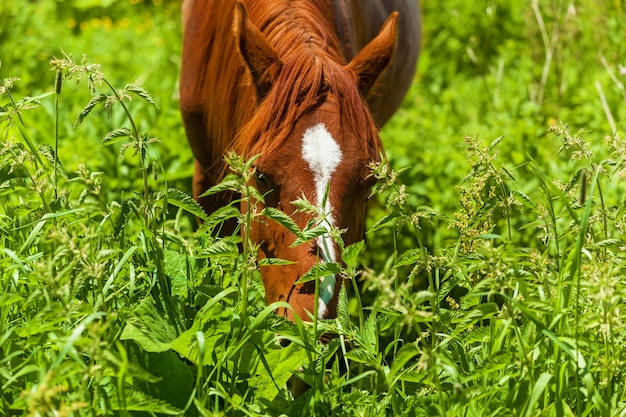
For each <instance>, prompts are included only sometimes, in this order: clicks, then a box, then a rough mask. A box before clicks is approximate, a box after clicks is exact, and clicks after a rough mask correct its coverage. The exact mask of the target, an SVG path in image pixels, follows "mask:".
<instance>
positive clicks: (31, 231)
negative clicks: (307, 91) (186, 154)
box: [0, 56, 626, 416]
mask: <svg viewBox="0 0 626 417" xmlns="http://www.w3.org/2000/svg"><path fill="white" fill-rule="evenodd" d="M52 67H53V68H54V70H55V71H57V73H58V74H59V77H58V79H57V85H56V88H55V92H54V94H45V95H43V96H40V97H36V98H19V97H15V96H14V95H13V94H12V89H13V88H14V83H15V80H13V79H9V80H4V81H3V87H2V91H1V92H2V97H3V105H2V112H1V113H0V117H1V121H2V123H3V126H4V134H3V140H2V146H1V152H0V173H1V174H2V177H1V180H2V181H1V185H0V190H1V195H0V198H1V199H2V205H1V207H2V213H1V218H2V229H1V230H2V234H1V235H0V238H1V239H2V245H1V247H2V255H1V256H0V264H1V268H0V270H1V271H2V293H1V295H0V300H1V301H0V316H1V318H2V323H3V326H2V330H1V332H0V333H1V334H0V349H1V351H2V360H1V361H0V383H1V386H2V390H1V391H0V410H1V411H0V413H1V414H0V415H7V416H9V415H31V416H38V415H42V416H43V415H50V416H53V415H117V414H120V415H130V414H134V413H147V414H148V415H154V414H167V415H214V414H215V413H220V414H221V413H224V414H227V415H279V414H283V413H284V414H287V415H433V414H435V415H446V416H452V415H494V416H496V415H498V416H500V415H525V416H536V415H577V416H579V415H580V416H582V415H598V416H611V415H624V413H626V403H625V402H624V395H625V391H624V390H625V388H626V387H625V383H624V381H625V378H624V369H626V368H625V367H624V364H625V360H626V357H625V355H626V353H625V352H626V351H625V350H624V349H623V343H624V337H625V336H626V330H625V326H624V313H623V309H621V304H622V303H623V300H624V297H625V296H626V286H624V284H623V282H622V278H623V275H624V269H625V266H626V264H625V263H624V255H623V254H624V249H623V246H624V218H625V217H624V210H625V207H624V204H623V202H621V203H620V204H609V203H608V202H607V201H608V200H609V198H608V196H610V195H612V194H613V193H614V189H615V183H616V182H617V181H618V179H619V177H620V176H621V175H622V174H623V172H624V167H625V166H626V153H625V152H624V148H623V145H622V142H621V140H619V138H618V137H610V138H608V145H607V146H609V148H610V149H611V151H612V158H611V159H609V160H601V161H599V160H596V159H595V158H594V156H593V153H592V152H591V151H590V149H589V146H588V144H587V143H586V141H585V136H586V135H587V133H586V132H583V131H581V132H576V133H572V132H571V131H570V129H569V128H568V127H567V126H566V125H564V124H557V125H554V126H552V128H551V132H550V133H549V134H551V135H555V137H557V138H558V139H559V140H560V141H561V144H562V145H561V147H560V148H557V149H554V153H555V154H556V153H558V152H560V153H562V154H568V155H570V157H571V158H572V159H573V160H576V161H577V162H580V163H581V164H582V165H583V168H581V169H579V170H578V171H576V172H575V174H574V175H572V176H565V177H563V178H550V177H548V176H547V175H546V174H545V173H544V172H543V170H542V167H541V166H539V165H537V164H536V163H534V162H532V161H530V162H529V163H528V164H527V165H526V166H524V167H523V168H518V169H524V170H526V171H528V172H529V175H531V176H533V177H534V178H535V181H536V183H537V184H538V187H537V188H536V189H534V190H531V192H529V191H528V190H527V189H526V187H522V186H520V185H519V184H517V182H516V179H515V176H516V175H515V174H514V173H513V172H512V171H511V170H510V169H509V168H507V167H506V164H505V163H503V162H502V161H501V158H500V157H499V155H498V149H499V146H500V144H501V139H502V138H498V139H496V140H494V141H493V142H492V143H491V144H489V145H488V146H487V145H484V144H483V143H482V142H481V141H479V140H477V139H476V138H472V137H467V138H466V145H465V146H466V148H465V154H466V156H467V161H468V164H469V166H470V170H469V172H468V174H467V175H466V176H465V177H464V178H463V180H462V181H461V182H460V183H459V185H458V187H457V189H458V192H459V194H460V196H461V199H460V201H459V205H458V208H457V210H456V211H455V212H454V213H451V214H449V215H448V214H445V213H438V212H436V211H435V210H433V209H431V208H429V207H422V206H417V207H416V206H414V205H412V204H411V203H410V200H411V198H410V196H409V195H408V191H407V188H406V187H405V186H404V185H403V184H401V183H399V180H398V173H396V172H394V171H393V170H391V169H390V168H389V166H388V165H387V164H386V163H383V164H379V165H374V166H372V169H373V175H375V176H376V177H377V178H378V179H379V180H380V183H379V185H378V186H377V188H376V189H375V191H374V193H375V194H377V195H381V196H383V197H384V200H385V201H386V209H385V212H386V214H385V215H384V216H383V217H381V218H380V219H379V220H378V221H377V222H376V223H375V224H374V225H373V226H372V227H371V228H370V229H369V231H368V233H367V236H368V238H375V236H376V233H378V232H380V231H382V230H390V231H391V233H392V234H396V233H398V231H399V230H402V229H403V228H407V227H408V228H409V229H410V230H411V232H410V233H408V234H406V233H405V234H403V239H412V240H413V242H414V244H413V248H411V249H409V250H406V251H404V252H399V253H395V254H394V255H393V257H392V258H390V262H389V263H388V265H387V266H386V267H385V268H384V270H382V271H374V270H368V269H366V270H365V271H363V272H362V273H361V274H359V272H358V271H357V269H356V268H357V266H358V264H359V261H358V259H359V253H360V252H361V251H362V249H363V245H362V244H361V243H359V244H355V245H352V246H349V247H346V248H345V249H344V251H343V255H342V259H343V261H344V262H345V266H343V267H341V266H340V265H337V266H336V268H341V270H340V271H339V272H340V273H341V274H342V276H344V277H345V278H346V281H345V284H346V285H345V286H344V289H343V290H342V293H341V296H340V301H339V302H340V305H339V308H338V312H339V313H338V318H337V319H335V320H324V321H320V322H317V321H315V322H313V323H305V322H302V321H297V322H296V323H289V322H287V321H285V320H284V319H282V318H280V317H277V316H275V315H274V314H273V310H274V309H275V308H276V307H278V306H283V307H286V305H285V304H280V305H279V304H276V305H271V306H266V305H265V303H264V301H263V287H262V284H261V281H260V279H259V274H258V264H259V262H258V261H257V260H256V256H255V253H256V248H255V247H254V246H253V245H251V244H250V242H243V245H239V243H240V238H239V237H237V236H233V237H231V238H216V237H214V233H213V232H214V231H215V230H216V228H218V227H219V225H220V223H221V222H223V221H224V220H226V219H229V218H237V219H238V221H239V222H240V224H241V227H244V228H245V227H249V226H250V225H251V223H252V222H253V221H254V220H255V219H254V218H252V217H251V216H252V214H250V213H251V212H252V211H249V213H248V214H246V215H241V214H240V213H239V211H238V210H237V206H235V205H231V206H227V207H224V208H223V209H221V210H219V211H217V212H216V213H213V214H212V215H210V216H208V217H207V216H206V215H204V214H203V213H202V212H201V211H200V209H199V207H198V206H197V205H196V204H195V203H194V202H193V201H192V199H191V198H190V197H188V196H187V195H186V194H185V193H184V192H182V191H180V190H177V189H174V188H171V187H169V186H168V184H167V181H166V178H164V177H163V176H162V171H163V169H162V167H160V161H159V160H158V159H157V158H153V157H151V156H150V155H151V152H149V148H151V147H155V146H158V140H157V139H156V138H151V136H150V135H149V134H146V133H142V132H140V131H139V130H138V129H137V128H136V126H137V122H136V117H137V116H135V115H134V114H133V111H132V106H133V105H134V104H135V103H134V102H131V101H130V98H131V97H132V98H134V99H141V100H145V101H146V102H148V103H150V104H155V103H154V101H153V99H152V97H151V96H150V94H149V93H148V92H146V91H145V90H144V89H143V88H141V87H139V86H136V85H132V84H131V85H127V86H126V87H124V88H118V87H115V86H113V85H112V84H110V82H109V81H108V80H107V78H106V77H105V76H104V75H103V73H102V71H101V70H100V67H99V66H98V65H94V64H90V63H88V61H86V60H84V59H83V60H82V61H80V62H76V61H75V60H74V59H73V58H72V57H71V56H65V57H63V58H62V59H55V60H53V61H52ZM77 77H80V78H82V82H85V81H86V83H87V86H88V88H89V89H90V90H91V91H92V93H93V98H92V99H91V100H90V101H89V102H88V103H86V106H85V108H84V110H83V111H82V112H80V113H79V114H78V115H77V119H76V122H75V123H76V129H77V131H80V129H81V125H82V124H84V123H99V121H98V120H99V119H98V118H96V117H94V114H93V113H94V111H95V110H96V108H98V107H102V108H104V109H105V111H106V112H108V113H112V112H116V111H117V112H121V113H122V114H123V115H124V119H125V122H124V123H123V125H122V126H121V127H119V128H116V129H114V130H112V131H111V132H110V133H108V134H106V135H105V136H104V138H103V139H102V146H103V147H106V146H114V145H115V144H118V145H120V147H119V149H120V152H122V153H125V152H132V155H133V157H134V158H136V159H137V160H138V163H137V164H135V167H136V172H135V175H137V176H138V177H139V178H141V179H142V180H141V182H140V184H142V187H139V188H137V189H134V190H128V191H124V190H119V191H117V192H116V191H115V190H111V192H110V193H108V194H104V193H103V192H102V188H103V187H105V186H106V184H107V177H108V173H107V172H93V171H91V170H90V168H89V164H88V163H85V165H84V166H81V168H80V169H79V170H78V171H76V172H66V171H65V170H64V168H63V166H64V165H63V155H57V154H56V153H55V152H54V149H53V148H52V147H51V146H47V145H39V144H37V143H35V142H34V141H33V138H32V137H31V135H30V134H29V131H30V127H29V126H28V125H27V124H26V123H25V122H24V118H23V117H22V115H23V114H24V113H25V112H36V111H41V108H40V102H44V101H46V100H53V101H55V102H56V103H57V106H55V108H58V109H62V108H63V105H64V98H65V97H66V96H67V95H68V94H70V93H69V92H68V89H69V87H70V85H68V83H67V81H68V79H70V78H73V79H75V78H77ZM72 87H73V86H72ZM73 88H75V87H73ZM50 130H51V131H56V129H55V128H54V126H50ZM55 140H56V141H57V142H58V141H62V140H64V138H62V137H58V136H57V137H56V139H55ZM119 142H122V143H121V144H120V143H119ZM55 148H56V146H55ZM154 154H156V153H154ZM230 163H231V168H232V171H233V173H232V175H230V176H229V177H227V179H226V181H225V182H224V183H223V184H221V185H219V186H216V188H215V189H213V190H212V192H213V191H219V190H222V189H232V190H235V191H238V192H240V193H241V195H242V198H244V199H249V201H253V200H254V199H259V198H262V196H259V195H258V193H257V192H256V191H255V190H253V189H250V188H249V186H248V185H247V178H248V177H249V176H250V175H251V174H252V171H251V164H250V162H248V161H243V160H240V159H239V158H237V157H235V156H232V157H231V158H230ZM108 195H115V196H116V198H109V197H108ZM299 204H300V205H301V206H302V207H304V208H306V207H307V204H306V202H300V203H299ZM185 213H190V214H194V215H199V216H201V217H203V218H204V219H205V222H204V224H203V226H202V227H201V228H200V229H199V230H198V231H197V232H191V231H189V229H185V228H181V218H183V217H184V216H185ZM259 215H264V216H267V217H269V219H270V221H278V222H280V223H281V224H283V225H285V226H286V227H289V228H291V229H293V230H294V232H296V233H297V234H298V235H299V236H300V237H301V240H302V241H305V240H306V239H307V238H311V237H314V236H316V234H317V233H321V232H320V231H319V230H318V229H319V228H316V227H315V223H311V225H310V227H309V228H308V229H307V230H304V231H299V230H297V227H296V226H295V225H294V224H292V223H290V220H289V219H288V218H286V217H284V216H281V214H280V213H279V212H274V211H271V210H266V211H264V212H262V213H261V214H259ZM435 219H436V220H438V221H444V220H445V221H447V222H448V227H449V228H450V229H451V230H452V231H454V233H455V235H456V236H457V237H456V240H455V241H454V243H453V244H451V245H449V246H447V247H445V248H441V249H440V250H438V251H436V252H432V251H431V250H430V249H429V248H428V247H427V246H425V244H424V241H425V239H424V236H423V230H422V227H421V225H422V224H423V223H424V222H428V221H433V220H435ZM527 229H531V230H534V233H536V234H537V236H538V237H540V238H541V241H540V242H537V244H535V245H533V246H525V245H523V244H520V241H519V238H520V237H524V236H525V235H526V234H527V233H528V232H527ZM334 235H335V238H336V239H339V240H340V233H335V234H334ZM240 246H241V247H243V248H244V249H243V250H242V251H240V250H239V247H240ZM264 262H280V260H264ZM333 272H337V271H336V270H330V271H325V270H318V271H314V272H313V273H314V274H317V275H318V276H319V275H320V274H324V273H333ZM314 276H315V275H313V276H312V277H314ZM357 277H358V278H357ZM357 279H358V280H359V281H360V282H361V286H362V287H363V288H361V289H359V286H358V285H356V284H357V282H356V280H357ZM361 290H363V291H365V292H366V293H367V292H368V291H375V292H376V297H375V298H374V299H373V302H372V303H371V305H367V306H365V310H363V307H362V305H361V303H362V300H361V298H360V296H359V294H360V291H361ZM348 291H351V292H352V293H353V295H352V297H351V300H350V301H349V299H348V296H347V292H348ZM327 333H334V334H336V335H338V337H336V338H334V339H332V340H331V341H330V342H328V343H322V342H320V341H319V339H320V337H321V336H322V335H323V334H327ZM281 340H283V341H284V340H286V341H289V342H290V343H289V345H288V346H286V347H283V346H281ZM283 344H284V343H283ZM294 378H297V379H298V380H301V381H304V382H305V383H306V384H307V385H308V386H309V387H310V388H309V389H308V390H306V391H304V393H301V395H300V396H294V394H293V393H292V391H290V390H289V388H288V387H289V384H288V383H289V381H290V380H291V381H292V382H291V383H292V384H293V380H294ZM297 385H299V386H300V387H301V386H302V383H299V384H297ZM294 392H295V391H294Z"/></svg>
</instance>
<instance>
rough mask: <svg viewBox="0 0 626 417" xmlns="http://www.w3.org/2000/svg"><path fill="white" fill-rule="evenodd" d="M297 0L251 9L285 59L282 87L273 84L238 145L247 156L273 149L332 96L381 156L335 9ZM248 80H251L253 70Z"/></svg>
mask: <svg viewBox="0 0 626 417" xmlns="http://www.w3.org/2000/svg"><path fill="white" fill-rule="evenodd" d="M294 3H296V1H293V0H289V1H282V2H266V1H263V2H256V4H255V5H254V6H252V7H251V8H250V10H249V14H250V16H254V18H253V20H254V21H255V23H256V24H257V27H258V28H259V29H260V30H261V31H262V32H263V33H264V35H265V36H266V37H267V39H268V40H269V42H270V43H271V44H272V46H273V47H274V48H275V49H276V51H277V52H278V54H279V57H280V59H281V61H282V63H283V65H282V68H281V70H280V72H279V74H278V78H277V79H276V80H275V83H274V86H278V87H277V88H272V89H271V90H270V92H269V93H268V95H267V96H266V97H265V98H263V99H262V101H261V102H260V103H258V106H257V108H256V110H255V111H254V113H253V115H252V117H251V119H250V120H248V121H247V122H246V123H244V125H243V126H242V127H241V128H240V129H239V130H238V131H237V133H236V136H235V140H234V143H233V149H234V150H235V151H236V152H237V153H239V154H241V155H244V156H246V157H251V156H253V155H256V154H259V153H263V154H268V155H271V154H272V153H273V152H275V151H276V150H277V149H278V148H279V147H280V146H281V145H282V144H283V143H284V142H285V141H286V140H287V139H288V138H289V136H290V134H291V132H292V130H293V128H294V126H295V121H296V120H298V119H299V118H300V117H302V116H303V115H306V114H307V113H309V112H311V111H314V110H315V109H316V108H318V107H319V106H320V105H321V104H322V103H324V102H327V101H328V100H329V99H332V100H334V101H335V102H336V103H340V106H339V109H340V112H341V115H340V117H341V120H342V129H343V128H344V123H345V124H347V127H348V128H349V129H350V130H351V131H357V132H360V134H362V135H363V137H362V141H360V142H359V144H360V146H361V147H362V149H363V150H365V151H366V152H368V154H370V155H372V156H373V158H376V157H377V156H378V154H379V152H381V151H382V145H381V143H380V140H379V137H378V134H377V128H376V125H375V123H374V120H373V118H372V116H371V114H370V113H369V111H368V109H367V105H366V103H365V100H364V98H363V97H362V95H361V93H360V91H359V89H358V86H357V82H356V74H354V73H353V72H352V71H351V70H349V69H348V68H347V67H346V66H345V64H346V62H345V61H346V60H345V58H344V56H343V52H342V48H341V44H340V41H339V39H338V36H337V35H336V34H335V33H336V31H335V28H334V25H333V23H332V22H333V19H332V17H331V16H330V11H329V10H328V8H326V7H325V6H324V4H321V3H323V2H315V1H303V2H298V3H299V4H298V5H297V6H296V5H295V4H294ZM315 3H319V4H318V5H315ZM320 13H322V14H326V15H325V16H320ZM247 82H248V83H251V78H250V77H249V74H248V81H247ZM266 132H269V135H267V134H264V133H266Z"/></svg>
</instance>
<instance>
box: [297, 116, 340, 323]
mask: <svg viewBox="0 0 626 417" xmlns="http://www.w3.org/2000/svg"><path fill="white" fill-rule="evenodd" d="M341 156H342V154H341V148H340V147H339V144H337V141H335V139H334V138H333V136H332V135H331V134H330V132H329V131H328V130H327V129H326V126H324V124H323V123H318V124H316V125H315V126H313V127H310V128H308V129H307V130H306V131H305V132H304V136H303V137H302V158H303V159H304V160H305V161H306V162H307V164H309V168H310V169H311V172H312V173H313V177H314V179H315V192H316V199H317V206H318V207H319V208H323V210H324V211H323V212H324V214H325V215H326V216H325V217H326V221H327V222H328V227H330V226H331V225H333V224H334V223H333V218H332V215H331V209H332V208H331V206H330V201H328V200H329V199H328V198H326V199H325V198H324V197H325V196H326V190H328V186H329V185H330V180H331V179H332V175H333V173H334V172H335V169H337V166H338V165H339V163H340V162H341ZM324 200H326V201H324ZM322 206H324V207H322ZM317 244H318V245H319V247H320V250H321V252H322V253H321V255H322V262H336V261H337V255H336V254H335V251H334V249H333V239H332V238H331V237H330V235H329V234H328V233H326V234H324V235H322V236H320V237H318V238H317ZM335 282H336V281H335V276H334V275H328V276H326V277H323V278H321V279H320V293H319V299H318V308H317V315H318V317H319V318H322V317H323V316H324V314H325V313H326V309H327V306H328V303H329V302H330V300H331V299H332V298H333V293H334V290H335Z"/></svg>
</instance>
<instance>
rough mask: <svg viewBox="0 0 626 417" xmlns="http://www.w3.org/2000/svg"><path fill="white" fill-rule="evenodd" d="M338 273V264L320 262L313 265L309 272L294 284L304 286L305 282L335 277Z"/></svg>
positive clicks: (339, 267) (339, 266)
mask: <svg viewBox="0 0 626 417" xmlns="http://www.w3.org/2000/svg"><path fill="white" fill-rule="evenodd" d="M340 272H341V265H340V264H338V263H336V262H320V263H317V264H315V265H313V267H312V268H311V269H309V272H307V273H306V274H304V275H303V276H302V277H301V278H300V279H299V280H297V281H296V282H295V284H296V285H298V284H304V283H305V282H309V281H313V280H314V279H317V278H323V277H327V276H329V275H336V274H339V273H340Z"/></svg>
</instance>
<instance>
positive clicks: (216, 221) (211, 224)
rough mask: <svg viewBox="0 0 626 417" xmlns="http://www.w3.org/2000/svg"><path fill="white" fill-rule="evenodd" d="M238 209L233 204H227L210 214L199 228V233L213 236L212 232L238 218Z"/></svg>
mask: <svg viewBox="0 0 626 417" xmlns="http://www.w3.org/2000/svg"><path fill="white" fill-rule="evenodd" d="M239 214H240V213H239V208H238V207H237V206H235V205H233V204H229V205H227V206H224V207H220V208H219V209H217V210H215V211H214V212H213V213H211V214H210V215H209V216H208V217H207V218H206V219H205V220H204V223H202V226H200V231H199V232H201V233H207V234H209V235H213V230H214V229H215V228H216V227H217V226H219V225H220V224H222V223H224V222H225V221H227V220H230V219H235V218H237V217H239Z"/></svg>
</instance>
